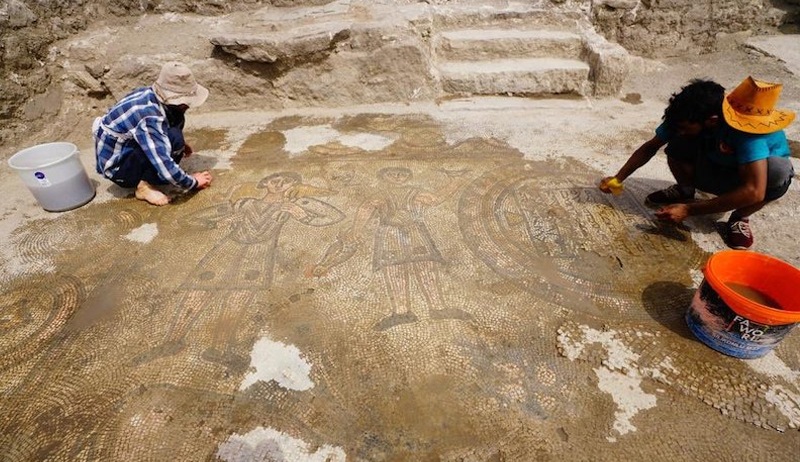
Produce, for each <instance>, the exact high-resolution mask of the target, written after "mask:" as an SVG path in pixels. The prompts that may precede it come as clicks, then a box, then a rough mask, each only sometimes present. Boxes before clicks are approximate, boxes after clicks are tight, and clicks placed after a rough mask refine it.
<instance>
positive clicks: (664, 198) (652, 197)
mask: <svg viewBox="0 0 800 462" xmlns="http://www.w3.org/2000/svg"><path fill="white" fill-rule="evenodd" d="M693 200H694V191H692V193H691V194H687V193H685V192H683V190H682V189H681V187H680V186H678V185H676V184H674V185H672V186H670V187H669V188H666V189H662V190H660V191H656V192H654V193H650V194H648V195H647V197H646V198H645V199H644V203H645V205H652V206H659V205H669V204H685V203H687V202H692V201H693Z"/></svg>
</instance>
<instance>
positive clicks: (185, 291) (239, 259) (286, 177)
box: [140, 172, 344, 369]
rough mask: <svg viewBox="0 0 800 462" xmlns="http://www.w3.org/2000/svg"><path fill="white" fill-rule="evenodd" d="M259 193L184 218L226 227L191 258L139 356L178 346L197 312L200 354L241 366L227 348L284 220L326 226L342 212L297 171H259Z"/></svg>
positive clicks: (265, 271)
mask: <svg viewBox="0 0 800 462" xmlns="http://www.w3.org/2000/svg"><path fill="white" fill-rule="evenodd" d="M257 188H259V189H264V190H266V194H265V195H264V196H263V197H261V198H254V197H244V198H241V199H237V200H235V201H229V202H226V203H223V204H218V205H215V206H212V207H208V208H206V209H203V210H200V211H198V212H197V213H195V214H193V215H191V216H190V217H189V218H188V219H187V221H188V222H189V223H192V224H195V225H201V226H204V227H206V228H209V229H213V228H218V227H222V226H226V227H228V229H229V232H227V233H226V234H225V236H224V237H223V238H222V239H220V240H219V241H218V242H217V243H216V244H215V245H214V247H212V248H211V249H210V250H209V251H208V252H207V253H206V255H205V256H204V257H203V258H202V259H201V260H200V261H199V262H198V263H197V265H196V266H195V268H194V270H193V271H191V273H190V274H189V276H188V277H187V278H186V279H185V280H184V281H183V283H182V284H181V285H180V287H179V291H180V300H179V303H178V305H179V306H180V308H179V310H178V313H177V315H176V316H175V318H174V319H173V320H172V323H171V325H170V328H169V331H168V332H167V335H166V338H165V339H164V341H163V343H162V344H161V345H160V346H159V347H157V348H156V349H154V350H151V351H150V352H147V353H145V355H144V356H143V357H141V358H140V362H144V361H148V360H151V359H154V358H156V357H159V356H166V355H171V354H174V353H177V352H178V351H180V350H181V349H183V347H184V337H185V336H186V334H187V333H188V332H189V330H190V329H191V328H192V326H193V325H194V324H195V322H196V321H197V320H198V318H199V317H200V316H201V315H204V317H205V314H207V313H211V315H210V316H211V317H212V318H213V319H214V321H213V322H212V323H209V326H210V329H211V345H210V346H209V347H208V348H207V349H206V350H205V351H203V353H202V357H203V359H205V360H207V361H211V362H215V363H219V364H223V365H225V366H227V367H233V368H235V369H236V368H241V367H245V368H246V367H247V360H245V359H244V358H242V357H239V356H238V355H236V353H235V352H234V349H233V347H234V346H235V344H236V334H237V329H236V328H235V327H236V325H237V324H238V322H239V319H240V318H241V316H242V314H243V312H244V311H245V310H247V309H248V308H250V307H252V306H254V305H255V304H256V303H257V302H258V299H259V297H260V293H261V292H262V291H265V290H268V289H269V288H270V287H271V286H272V282H273V270H274V266H275V260H276V256H277V254H278V239H279V238H280V235H281V230H282V229H283V226H284V225H285V224H286V223H287V222H288V221H289V220H295V221H297V222H299V223H302V224H304V225H307V226H328V225H332V224H334V223H338V222H340V221H341V220H342V219H344V214H343V213H342V212H340V211H339V210H338V209H336V208H335V207H333V206H332V205H330V204H328V203H326V202H323V201H320V200H318V199H315V198H313V197H310V196H311V195H314V194H316V195H321V194H328V193H330V191H327V190H322V189H318V188H315V187H313V186H309V185H305V184H303V183H302V180H301V177H300V175H298V174H297V173H294V172H281V173H275V174H272V175H269V176H267V177H265V178H263V179H262V180H261V181H260V182H259V183H258V186H257Z"/></svg>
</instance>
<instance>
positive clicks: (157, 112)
mask: <svg viewBox="0 0 800 462" xmlns="http://www.w3.org/2000/svg"><path fill="white" fill-rule="evenodd" d="M168 127H169V125H168V123H167V117H166V114H165V113H164V109H163V108H162V107H161V103H160V102H159V101H158V98H157V97H156V94H155V91H153V89H152V88H151V87H144V88H138V89H136V90H134V91H133V92H131V93H129V94H128V95H127V96H125V97H124V98H122V100H120V101H119V102H118V103H117V104H116V105H115V106H114V107H112V108H111V109H110V110H109V111H108V113H107V114H106V115H105V116H103V117H102V118H100V126H99V127H98V128H97V131H96V132H95V133H94V136H95V143H96V146H95V148H96V154H97V173H100V174H102V175H103V176H104V177H106V178H109V179H110V178H112V177H113V176H114V174H115V173H116V172H117V171H118V170H119V167H120V164H121V163H122V161H123V160H124V159H125V158H126V157H127V156H130V155H133V154H134V151H135V150H136V149H137V148H141V150H142V151H144V153H145V155H146V156H147V158H148V160H150V163H151V164H153V166H154V167H155V169H156V171H157V172H158V176H159V177H161V179H163V180H164V181H168V182H169V183H172V184H174V185H175V186H178V187H181V188H183V189H193V188H194V187H196V186H197V180H195V179H194V178H193V177H191V176H190V175H187V174H186V172H184V171H183V169H181V168H180V166H178V164H177V163H176V162H175V161H174V160H173V159H172V156H171V153H172V145H171V143H170V141H169V138H168V137H167V128H168Z"/></svg>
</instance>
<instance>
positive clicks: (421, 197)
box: [313, 167, 470, 330]
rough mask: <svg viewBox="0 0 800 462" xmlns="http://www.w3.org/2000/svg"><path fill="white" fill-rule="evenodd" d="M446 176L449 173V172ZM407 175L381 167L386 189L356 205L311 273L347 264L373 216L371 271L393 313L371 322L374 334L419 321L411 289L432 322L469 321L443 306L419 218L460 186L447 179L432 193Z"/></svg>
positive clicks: (437, 260) (433, 255)
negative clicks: (349, 222)
mask: <svg viewBox="0 0 800 462" xmlns="http://www.w3.org/2000/svg"><path fill="white" fill-rule="evenodd" d="M448 176H452V175H451V174H450V173H448ZM411 177H412V173H411V170H409V169H407V168H404V167H387V168H384V169H381V170H380V171H379V172H378V178H379V179H380V180H381V181H382V182H384V184H385V189H383V190H381V191H377V192H376V196H377V197H378V199H374V200H370V201H366V202H364V203H363V204H361V206H360V207H359V209H358V211H357V212H356V216H355V218H354V220H353V226H352V227H351V228H350V229H349V230H347V231H346V232H345V233H344V234H343V235H342V236H340V238H339V239H338V240H337V241H336V242H334V243H333V244H332V245H331V246H330V247H329V248H328V250H327V252H326V253H325V255H324V256H323V258H322V260H321V261H320V262H319V263H318V264H317V265H316V266H315V268H314V271H313V274H314V275H315V276H322V275H324V274H326V273H327V271H328V270H329V269H330V268H333V267H334V266H337V265H340V264H342V263H344V262H345V261H347V260H349V259H350V258H351V257H352V256H353V255H354V254H355V253H356V251H357V250H358V249H357V247H358V243H359V242H360V239H359V237H358V235H359V234H360V233H361V232H363V230H364V229H365V228H366V227H367V225H368V223H369V222H370V221H372V219H373V218H375V217H377V219H378V220H377V222H378V224H377V228H376V230H375V232H374V240H373V242H374V245H373V250H372V262H373V268H374V269H375V271H379V272H380V273H381V275H382V276H383V281H384V287H385V289H386V292H387V296H388V298H389V302H390V304H391V307H392V313H391V314H390V315H389V316H387V317H385V318H384V319H382V320H381V321H380V322H378V323H377V324H376V326H375V329H376V330H385V329H389V328H391V327H394V326H397V325H400V324H407V323H413V322H416V321H417V320H418V317H417V315H416V314H414V311H413V309H412V291H411V288H412V286H413V287H416V289H417V290H418V291H419V294H420V295H421V297H422V298H423V299H424V300H425V303H426V305H427V306H428V309H429V313H430V316H431V317H432V318H437V319H444V318H450V319H469V318H470V315H469V314H468V313H466V312H464V311H462V310H460V309H457V308H448V307H447V304H446V303H445V300H444V295H443V293H442V286H441V283H440V280H439V270H438V265H439V264H442V263H444V259H443V258H442V255H441V254H440V253H439V250H438V248H437V247H436V244H435V243H434V241H433V238H432V237H431V235H430V231H429V230H428V225H427V224H426V223H425V220H424V214H423V212H424V210H425V209H426V208H427V207H431V206H436V205H439V204H441V203H442V202H444V200H445V199H446V198H447V197H449V196H450V195H451V194H453V193H454V192H455V191H456V190H457V189H458V187H459V186H460V182H457V181H452V179H451V181H449V182H448V183H447V184H446V185H445V186H444V187H443V188H442V189H441V190H440V191H437V192H435V193H432V192H428V191H424V190H423V189H421V188H419V187H416V186H409V185H407V184H406V183H407V182H408V181H410V180H411Z"/></svg>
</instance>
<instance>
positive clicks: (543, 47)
mask: <svg viewBox="0 0 800 462" xmlns="http://www.w3.org/2000/svg"><path fill="white" fill-rule="evenodd" d="M434 47H435V48H434V49H435V52H436V55H437V58H438V59H441V60H447V61H473V60H484V59H492V58H497V57H503V58H505V59H507V58H545V57H553V58H556V57H558V58H570V59H578V58H580V57H581V53H582V51H583V41H582V40H581V37H580V36H579V35H578V34H575V33H572V32H567V31H558V30H518V29H462V30H452V31H446V32H442V33H441V34H438V35H437V37H436V38H435V41H434Z"/></svg>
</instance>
